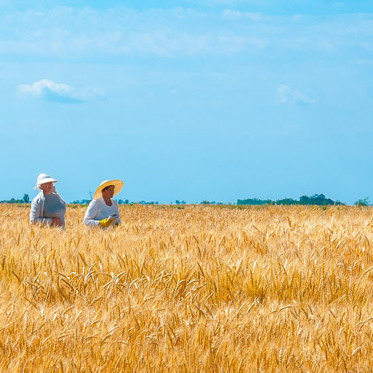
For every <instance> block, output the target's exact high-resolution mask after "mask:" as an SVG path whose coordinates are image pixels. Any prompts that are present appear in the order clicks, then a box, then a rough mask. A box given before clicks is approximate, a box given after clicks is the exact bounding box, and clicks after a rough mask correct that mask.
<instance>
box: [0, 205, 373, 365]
mask: <svg viewBox="0 0 373 373" xmlns="http://www.w3.org/2000/svg"><path fill="white" fill-rule="evenodd" d="M84 211H85V208H84V207H80V206H78V207H75V208H73V207H69V208H68V212H67V217H66V221H67V225H66V229H65V230H64V231H62V230H60V229H57V228H45V227H44V228H43V227H39V226H30V224H29V222H28V214H29V208H28V207H27V206H11V205H6V204H2V205H0V216H1V222H0V279H1V282H0V296H1V303H0V311H1V312H0V352H1V356H2V357H0V370H1V371H3V372H5V371H7V372H21V371H22V372H47V371H49V372H255V371H256V372H327V371H332V372H333V371H334V372H340V371H346V372H367V371H371V369H372V367H373V295H372V294H373V293H372V286H373V257H372V247H371V245H372V242H373V213H372V210H371V209H370V208H356V207H329V208H319V207H300V206H291V207H282V206H271V207H250V208H249V207H248V208H237V207H236V208H235V207H233V206H232V207H219V206H185V208H175V207H172V206H137V205H134V206H121V207H120V213H121V218H122V221H123V224H122V225H121V226H120V227H119V228H117V229H113V230H108V231H102V230H99V229H96V230H89V229H88V228H86V227H85V226H84V225H83V224H82V218H83V215H84Z"/></svg>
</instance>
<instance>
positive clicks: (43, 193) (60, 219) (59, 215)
mask: <svg viewBox="0 0 373 373" xmlns="http://www.w3.org/2000/svg"><path fill="white" fill-rule="evenodd" d="M54 183H57V180H55V179H53V178H51V177H50V176H49V175H47V174H40V175H39V176H38V177H37V179H36V187H35V188H34V189H39V190H40V192H39V193H38V195H37V196H36V197H35V198H34V199H33V200H32V202H31V211H30V222H31V224H36V223H41V224H43V225H49V226H53V227H62V228H64V227H65V213H66V202H64V201H63V200H62V198H61V197H60V196H59V195H58V193H57V192H56V188H55V187H54V185H53V184H54Z"/></svg>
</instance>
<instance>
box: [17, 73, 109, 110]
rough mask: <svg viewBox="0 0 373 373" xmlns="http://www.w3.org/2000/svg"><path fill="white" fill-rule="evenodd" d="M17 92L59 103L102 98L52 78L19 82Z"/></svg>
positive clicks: (74, 102) (25, 95)
mask: <svg viewBox="0 0 373 373" xmlns="http://www.w3.org/2000/svg"><path fill="white" fill-rule="evenodd" d="M18 92H20V93H21V94H22V95H23V96H24V97H36V98H40V99H43V100H46V101H53V102H61V103H72V104H77V103H82V102H85V101H87V100H89V99H92V98H103V96H102V95H100V94H99V93H96V92H93V91H77V90H76V89H75V88H73V87H71V86H69V85H68V84H64V83H55V82H54V81H53V80H48V79H41V80H39V81H37V82H34V83H32V84H20V85H19V86H18Z"/></svg>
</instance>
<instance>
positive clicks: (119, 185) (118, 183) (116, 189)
mask: <svg viewBox="0 0 373 373" xmlns="http://www.w3.org/2000/svg"><path fill="white" fill-rule="evenodd" d="M110 185H113V186H114V195H113V197H114V196H116V195H117V194H118V193H119V192H120V191H121V190H122V188H123V185H124V183H123V181H122V180H117V179H116V180H104V181H103V182H102V183H101V184H100V185H99V186H98V188H97V189H96V191H95V194H94V195H93V199H99V198H101V197H102V194H101V192H102V189H105V188H106V187H108V186H110Z"/></svg>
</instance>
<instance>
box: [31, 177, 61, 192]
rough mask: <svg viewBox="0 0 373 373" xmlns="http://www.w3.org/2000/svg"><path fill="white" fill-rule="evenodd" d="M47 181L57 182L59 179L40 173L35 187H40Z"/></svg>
mask: <svg viewBox="0 0 373 373" xmlns="http://www.w3.org/2000/svg"><path fill="white" fill-rule="evenodd" d="M45 183H57V180H56V179H53V178H52V177H50V176H49V175H47V174H40V175H38V177H37V179H36V186H35V188H34V189H38V188H40V185H42V184H45Z"/></svg>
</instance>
